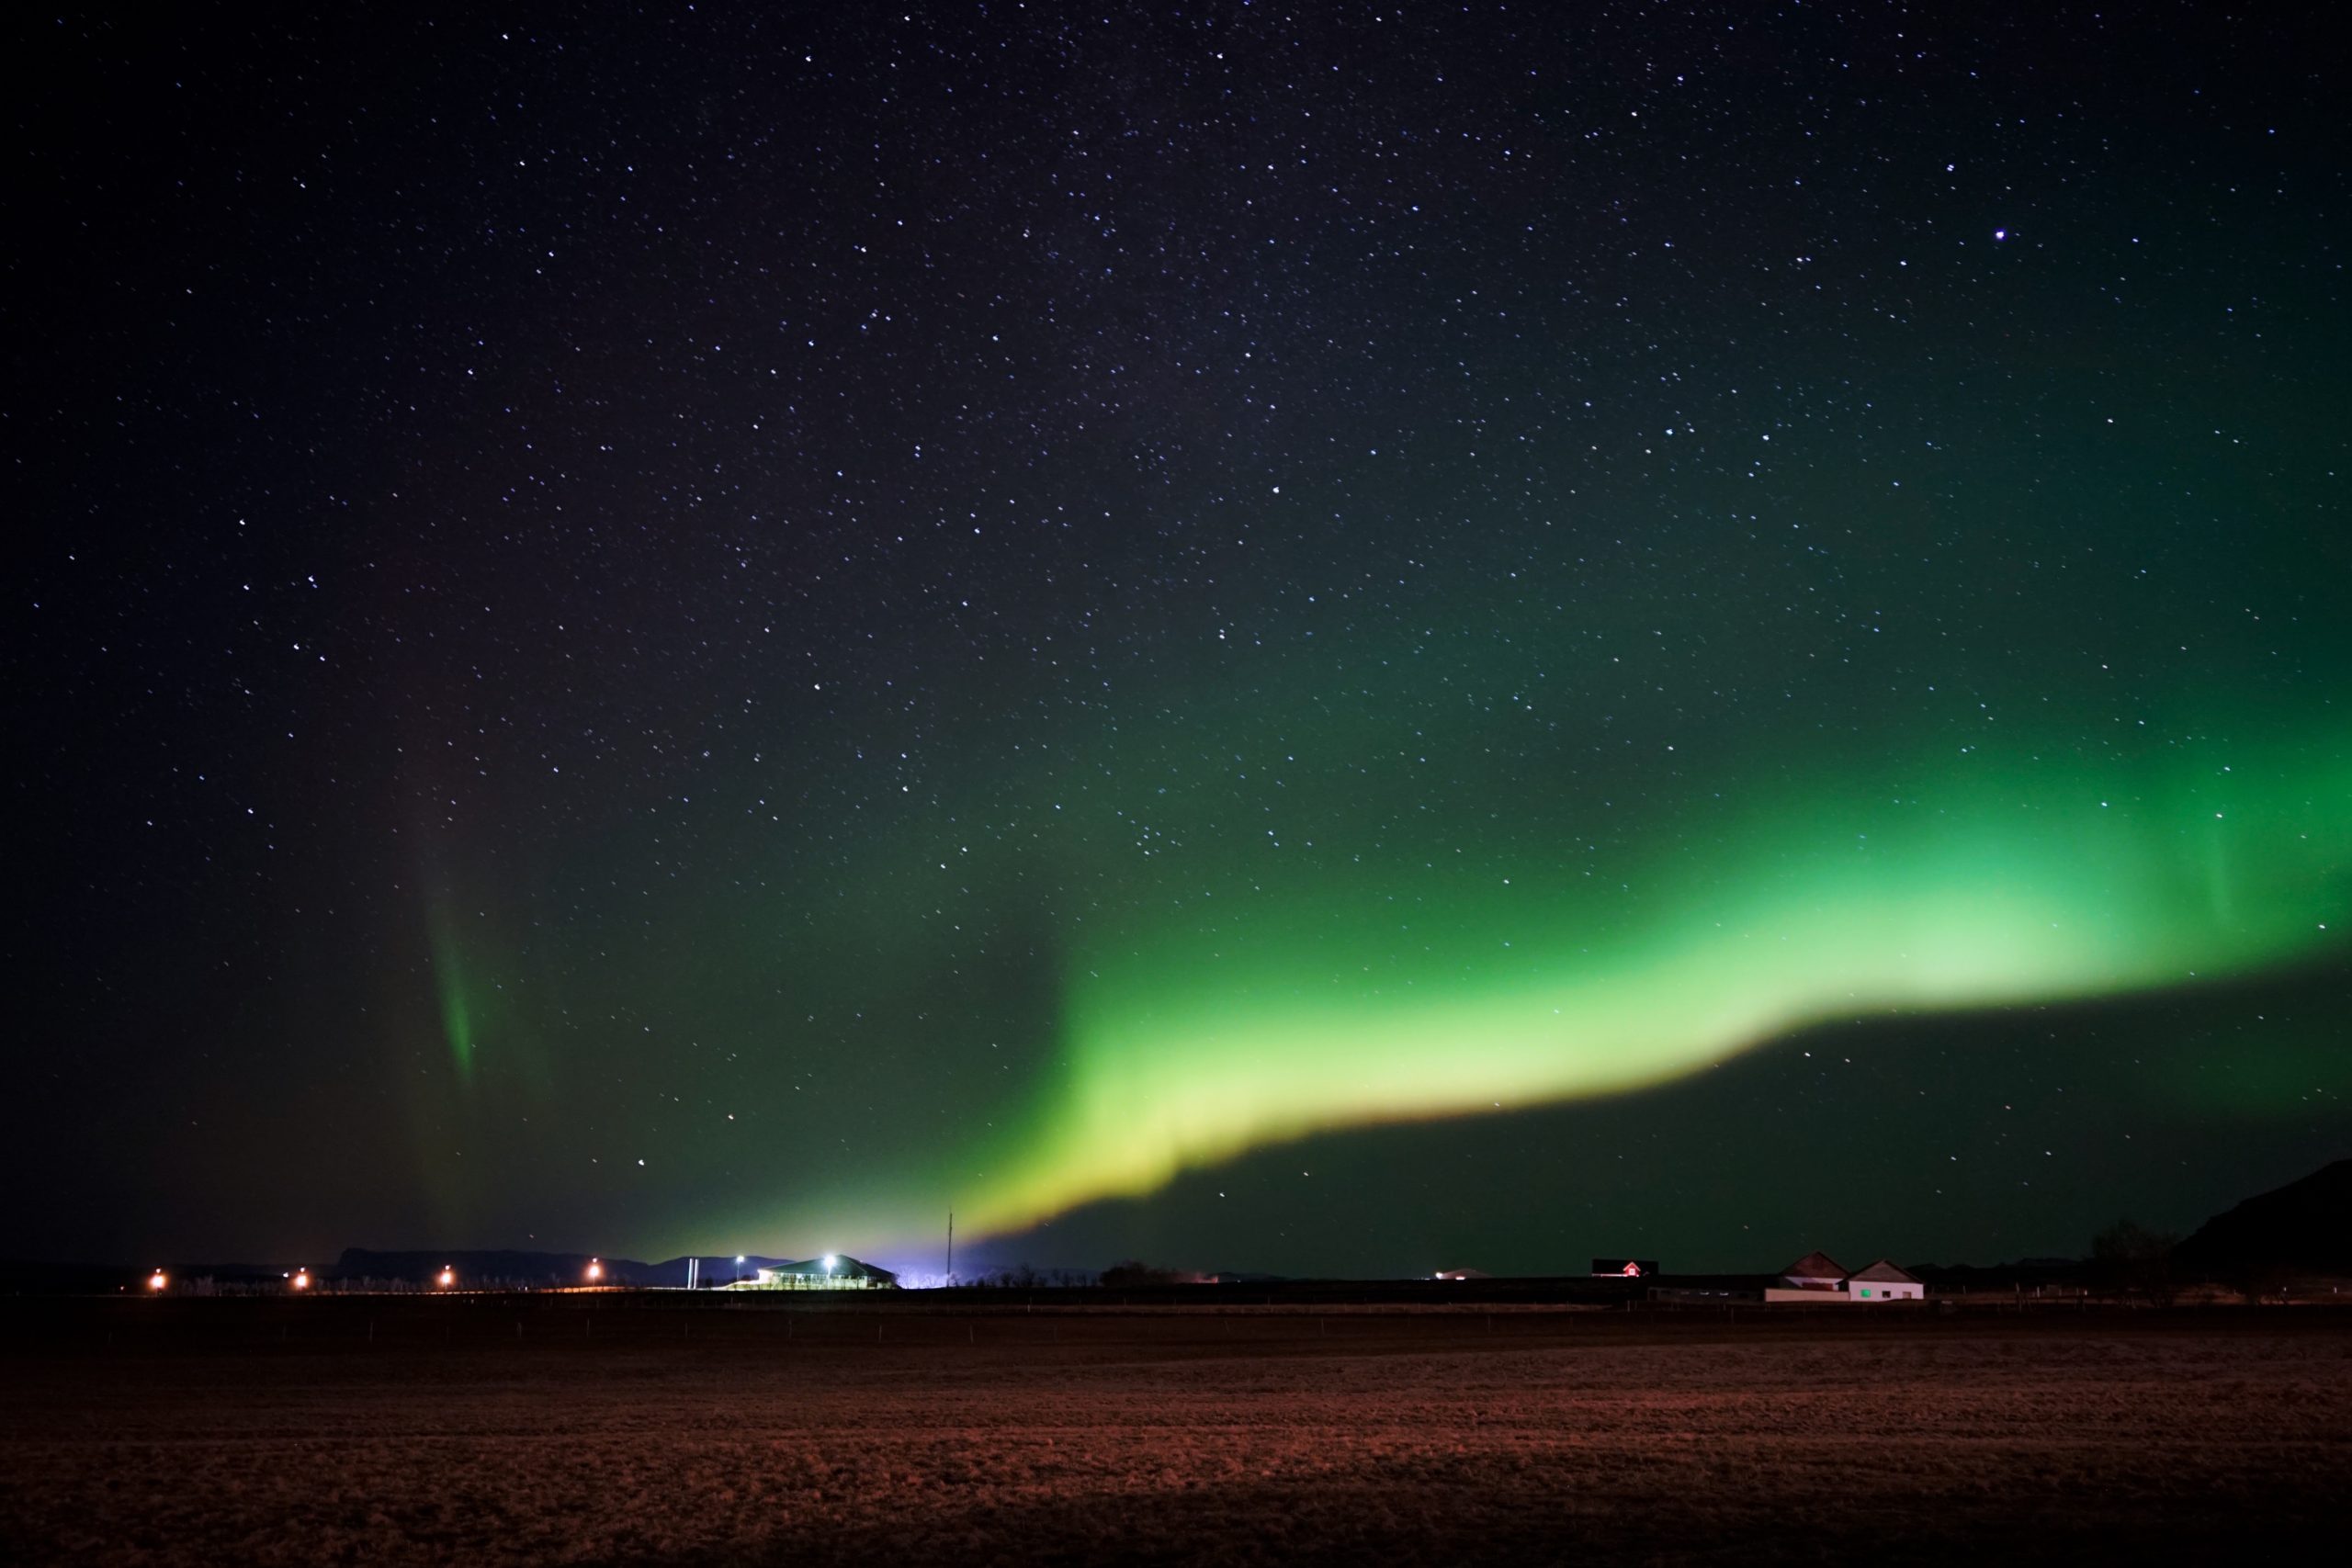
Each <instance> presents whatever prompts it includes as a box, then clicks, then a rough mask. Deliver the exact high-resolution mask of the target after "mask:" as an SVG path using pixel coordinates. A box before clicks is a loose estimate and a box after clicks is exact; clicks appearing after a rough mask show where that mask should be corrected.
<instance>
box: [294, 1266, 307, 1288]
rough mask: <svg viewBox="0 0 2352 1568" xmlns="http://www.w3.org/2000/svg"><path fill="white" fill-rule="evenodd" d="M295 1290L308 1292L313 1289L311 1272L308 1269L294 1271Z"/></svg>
mask: <svg viewBox="0 0 2352 1568" xmlns="http://www.w3.org/2000/svg"><path fill="white" fill-rule="evenodd" d="M294 1288H295V1289H296V1290H298V1291H307V1290H309V1289H310V1288H311V1271H310V1270H309V1269H295V1270H294Z"/></svg>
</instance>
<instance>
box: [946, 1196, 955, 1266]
mask: <svg viewBox="0 0 2352 1568" xmlns="http://www.w3.org/2000/svg"><path fill="white" fill-rule="evenodd" d="M947 1282H948V1283H949V1284H951V1285H952V1284H954V1283H955V1282H956V1211H955V1210H953V1209H950V1210H948V1211H947Z"/></svg>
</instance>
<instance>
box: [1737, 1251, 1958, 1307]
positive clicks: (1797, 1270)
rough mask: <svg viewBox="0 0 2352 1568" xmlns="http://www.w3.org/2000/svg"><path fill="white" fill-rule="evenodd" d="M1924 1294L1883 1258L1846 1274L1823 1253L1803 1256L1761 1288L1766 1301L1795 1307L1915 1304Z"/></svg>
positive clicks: (1922, 1289)
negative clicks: (1878, 1303) (1861, 1303)
mask: <svg viewBox="0 0 2352 1568" xmlns="http://www.w3.org/2000/svg"><path fill="white" fill-rule="evenodd" d="M1927 1293H1928V1292H1927V1288H1926V1287H1925V1286H1923V1285H1921V1284H1920V1283H1919V1281H1918V1280H1917V1278H1915V1277H1914V1276H1912V1275H1909V1274H1906V1273H1905V1272H1904V1271H1903V1270H1902V1269H1898V1268H1896V1267H1895V1266H1894V1264H1892V1263H1890V1262H1888V1261H1887V1260H1886V1259H1885V1258H1880V1259H1879V1260H1878V1261H1877V1262H1875V1263H1873V1264H1871V1266H1870V1267H1869V1268H1867V1269H1860V1270H1859V1271H1857V1272H1854V1273H1850V1274H1849V1273H1848V1272H1847V1271H1846V1269H1845V1267H1844V1266H1843V1265H1841V1264H1840V1263H1839V1262H1838V1260H1837V1259H1836V1258H1832V1257H1830V1256H1829V1255H1828V1254H1827V1253H1825V1252H1808V1253H1806V1254H1805V1255H1804V1257H1803V1258H1798V1259H1797V1260H1796V1261H1795V1262H1794V1263H1792V1264H1790V1265H1789V1266H1788V1267H1787V1268H1786V1269H1782V1270H1781V1277H1780V1278H1779V1279H1777V1280H1773V1281H1772V1283H1770V1284H1769V1285H1767V1286H1765V1287H1764V1299H1765V1300H1766V1301H1768V1302H1786V1303H1798V1304H1804V1303H1816V1304H1819V1303H1829V1302H1901V1301H1911V1302H1916V1301H1919V1300H1921V1299H1922V1298H1924V1297H1925V1296H1926V1295H1927Z"/></svg>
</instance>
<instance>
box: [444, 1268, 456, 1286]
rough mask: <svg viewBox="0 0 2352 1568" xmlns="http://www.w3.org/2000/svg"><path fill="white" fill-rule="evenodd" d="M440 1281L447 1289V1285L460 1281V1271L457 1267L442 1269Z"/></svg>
mask: <svg viewBox="0 0 2352 1568" xmlns="http://www.w3.org/2000/svg"><path fill="white" fill-rule="evenodd" d="M440 1281H441V1285H442V1287H443V1288H444V1289H445V1290H446V1289H447V1287H449V1286H451V1285H454V1284H456V1283H457V1282H458V1271H457V1270H456V1269H442V1270H441V1273H440Z"/></svg>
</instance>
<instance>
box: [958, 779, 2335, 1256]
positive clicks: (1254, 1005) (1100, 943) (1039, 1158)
mask: <svg viewBox="0 0 2352 1568" xmlns="http://www.w3.org/2000/svg"><path fill="white" fill-rule="evenodd" d="M1859 782H1860V781H1857V780H1853V779H1832V780H1828V781H1826V782H1825V783H1824V784H1823V785H1822V787H1820V788H1819V789H1817V790H1816V791H1815V792H1811V793H1804V794H1796V793H1791V794H1788V795H1784V796H1783V797H1781V799H1780V800H1779V801H1778V802H1777V803H1775V804H1773V805H1772V806H1770V807H1759V808H1758V809H1756V810H1754V811H1752V812H1750V813H1748V814H1747V815H1746V816H1744V817H1743V818H1740V819H1739V820H1737V821H1736V822H1733V823H1731V824H1729V825H1728V826H1727V827H1725V828H1724V830H1723V831H1721V832H1720V833H1717V834H1714V835H1713V836H1712V838H1711V839H1709V840H1705V841H1700V842H1692V841H1690V840H1689V838H1688V837H1686V836H1682V835H1677V837H1684V841H1683V842H1682V843H1680V844H1678V845H1677V846H1676V847H1675V848H1673V849H1672V850H1671V851H1665V852H1656V853H1653V854H1651V855H1650V856H1648V857H1647V859H1646V861H1645V869H1644V870H1643V871H1642V873H1641V874H1638V875H1636V876H1633V877H1628V878H1625V879H1623V880H1621V881H1619V882H1616V883H1614V884H1609V885H1604V884H1602V883H1601V882H1600V881H1599V880H1597V879H1594V878H1590V877H1586V876H1581V875H1577V874H1568V873H1564V872H1562V871H1561V870H1559V869H1558V868H1557V860H1556V857H1555V858H1554V867H1555V869H1553V870H1551V871H1550V872H1548V873H1544V872H1539V873H1536V874H1532V875H1526V876H1512V877H1509V878H1505V877H1502V876H1495V877H1492V878H1489V879H1487V883H1486V884H1485V885H1484V886H1480V885H1477V884H1476V882H1475V880H1474V879H1473V878H1472V877H1471V876H1469V875H1467V874H1460V875H1441V874H1435V873H1432V875H1431V876H1430V877H1429V878H1425V879H1422V880H1421V881H1419V882H1416V881H1414V880H1413V879H1411V878H1408V877H1403V876H1399V877H1397V879H1396V880H1395V881H1394V883H1393V884H1392V885H1391V886H1385V887H1384V886H1381V885H1380V884H1379V882H1378V881H1377V879H1376V878H1375V879H1370V880H1364V879H1351V878H1350V877H1349V876H1348V875H1347V874H1344V873H1337V872H1335V873H1333V874H1330V875H1329V876H1328V877H1326V878H1324V879H1323V881H1322V885H1321V886H1317V878H1316V877H1315V876H1314V875H1313V874H1307V875H1304V876H1298V875H1294V876H1292V877H1291V878H1290V879H1289V880H1287V881H1285V882H1283V883H1279V884H1277V883H1276V882H1274V881H1273V880H1272V878H1271V877H1270V878H1268V879H1267V880H1266V881H1265V882H1263V883H1261V884H1260V885H1258V886H1257V889H1256V892H1257V897H1252V898H1250V899H1249V900H1246V901H1244V900H1235V901H1233V903H1232V905H1231V907H1227V908H1215V909H1213V910H1212V909H1208V908H1203V909H1201V910H1199V911H1197V912H1194V913H1193V914H1191V915H1188V916H1186V917H1184V918H1163V919H1158V920H1157V921H1154V922H1148V923H1140V924H1136V925H1131V926H1130V927H1128V928H1127V929H1125V930H1124V931H1120V932H1118V933H1117V934H1115V935H1114V937H1112V938H1110V939H1108V940H1101V939H1098V940H1097V941H1096V942H1095V943H1094V944H1093V945H1092V946H1091V947H1090V948H1085V949H1082V950H1081V951H1080V961H1079V962H1078V963H1077V964H1074V965H1073V966H1072V973H1073V979H1072V984H1071V988H1070V995H1069V998H1068V1010H1067V1014H1066V1021H1065V1041H1064V1055H1063V1070H1062V1072H1061V1074H1060V1077H1059V1079H1058V1081H1057V1083H1056V1084H1055V1086H1054V1088H1053V1089H1052V1090H1051V1092H1050V1093H1049V1094H1048V1095H1047V1096H1046V1098H1045V1099H1044V1100H1043V1101H1042V1102H1041V1103H1040V1104H1039V1105H1038V1106H1037V1107H1036V1110H1035V1114H1034V1116H1033V1117H1032V1118H1030V1119H1029V1120H1028V1121H1026V1122H1023V1123H1022V1124H1020V1125H1019V1126H1017V1128H1015V1129H1014V1130H1012V1132H1010V1133H1009V1134H1006V1135H1004V1136H1003V1137H1001V1139H1000V1140H999V1141H998V1142H997V1144H996V1145H995V1146H994V1147H993V1148H991V1149H989V1151H987V1154H986V1156H985V1157H984V1158H983V1159H982V1160H980V1161H978V1162H977V1163H978V1165H979V1167H980V1168H979V1169H978V1170H976V1171H975V1172H974V1179H973V1180H972V1182H971V1185H973V1186H976V1187H977V1188H978V1191H977V1192H974V1193H971V1194H969V1195H968V1196H967V1198H966V1200H965V1202H966V1204H967V1207H968V1208H969V1209H970V1210H972V1211H974V1212H975V1213H976V1219H977V1224H978V1227H979V1228H987V1229H996V1230H1003V1229H1007V1228H1011V1227H1016V1226H1019V1225H1022V1224H1028V1223H1031V1222H1034V1221H1035V1220H1037V1219H1039V1218H1042V1217H1045V1216H1047V1215H1050V1214H1052V1213H1057V1212H1059V1211H1061V1210H1064V1209H1067V1208H1069V1207H1071V1206H1072V1205H1074V1204H1077V1203H1080V1202H1083V1201H1090V1200H1092V1199H1096V1198H1102V1197H1109V1196H1118V1195H1135V1194H1141V1193H1144V1192H1148V1191H1150V1190H1153V1189H1155V1188H1157V1187H1159V1185H1161V1184H1163V1183H1164V1182H1166V1181H1167V1180H1169V1179H1170V1178H1171V1177H1173V1176H1174V1175H1175V1174H1176V1173H1177V1172H1179V1171H1180V1170H1182V1169H1185V1168H1192V1167H1197V1166H1200V1165H1204V1164H1207V1163H1211V1162H1215V1161H1218V1160H1222V1159H1226V1158H1229V1157H1231V1156H1235V1155H1238V1154H1239V1153H1241V1152H1242V1151H1244V1150H1246V1149H1249V1148H1250V1147H1252V1146H1256V1145H1264V1144H1267V1143H1270V1142H1275V1141H1279V1140H1283V1139H1289V1138H1295V1137H1298V1136H1301V1135H1304V1134H1311V1133H1316V1132H1320V1131H1325V1130H1329V1129H1335V1128H1341V1127H1349V1126H1362V1125H1367V1124H1374V1123H1379V1122H1395V1121H1400V1120H1415V1119H1425V1118H1432V1117H1442V1116H1454V1115H1465V1114H1476V1113H1479V1112H1490V1111H1497V1110H1505V1109H1515V1108H1519V1107H1524V1106H1527V1105H1530V1104H1532V1103H1537V1102H1541V1101H1546V1100H1561V1099H1566V1098H1570V1097H1576V1096H1587V1095H1596V1094H1605V1093H1609V1092H1612V1091H1619V1090H1625V1089H1635V1088H1638V1087H1642V1086H1645V1085H1650V1084H1656V1083H1658V1082H1661V1081H1664V1080H1666V1079H1669V1078H1672V1077H1678V1076H1680V1075H1683V1074H1686V1073H1689V1072H1691V1071H1693V1070H1697V1069H1700V1068H1702V1067H1704V1066H1707V1065H1709V1064H1711V1063H1713V1062H1717V1061H1720V1060H1722V1059H1723V1058H1724V1055H1727V1054H1729V1053H1732V1052H1736V1051H1738V1050H1741V1049H1743V1048H1746V1047H1748V1046H1752V1045H1755V1044H1757V1043H1760V1042H1762V1041H1765V1040H1767V1039H1770V1038H1771V1037H1773V1036H1776V1035H1779V1034H1782V1033H1785V1032H1788V1031H1790V1030H1792V1029H1796V1028H1799V1027H1802V1026H1804V1025H1806V1024H1809V1023H1814V1022H1817V1021H1824V1020H1827V1019H1831V1018H1836V1017H1839V1016H1845V1015H1849V1014H1861V1013H1869V1012H1883V1011H1886V1010H1905V1009H1948V1008H1962V1007H1972V1006H1984V1005H1993V1004H2002V1003H2015V1002H2023V1001H2030V1000H2037V999H2060V998H2091V997H2098V996H2109V995H2115V994H2119V993H2123V992H2128V991H2131V990H2134V989H2140V988H2145V987H2160V986H2168V985H2176V984H2183V983H2190V982H2192V981H2194V980H2196V979H2199V978H2216V977H2222V976H2231V975H2237V974H2243V973H2246V972H2249V971H2252V970H2255V969H2257V968H2260V967H2263V966H2266V965H2270V964H2279V963H2283V962H2289V961H2292V960H2295V959H2297V958H2301V957H2306V956H2310V955H2312V954H2314V953H2319V952H2322V951H2324V949H2325V948H2326V946H2327V945H2328V944H2329V943H2330V942H2340V938H2341V935H2342V931H2343V928H2344V921H2345V917H2346V908H2345V904H2346V879H2347V871H2352V765H2347V761H2346V753H2345V751H2344V750H2343V748H2341V747H2340V746H2327V745H2320V744H2304V745H2294V746H2282V747H2277V748H2274V749H2272V750H2268V751H2267V752H2261V753H2257V752H2256V751H2254V750H2251V749H2241V750H2237V751H2235V752H2233V761H2231V762H2229V763H2219V762H2213V761H2208V760H2205V759H2203V758H2200V757H2193V756H2174V757H2167V758H2163V759H2160V760H2159V761H2158V762H2157V763H2156V764H2154V765H2143V766H2141V767H2138V768H2125V767H2122V766H2120V765H2118V766H2114V767H2109V768H2104V769H2103V768H2100V767H2096V766H2090V765H2086V764H2084V763H2082V762H2080V761H2069V762H2064V763H2050V764H2045V763H2043V762H2042V761H2041V759H2040V758H2038V757H2030V756H2020V757H2018V759H2017V760H2016V761H2015V762H2014V763H2013V764H2012V765H2010V766H2008V767H2007V768H2003V769H1998V770H1996V769H1994V768H1992V767H1990V766H1985V767H1976V766H1973V765H1972V764H1969V763H1966V762H1963V763H1962V764H1961V765H1958V766H1954V767H1951V768H1950V769H1948V770H1947V771H1946V773H1945V775H1944V777H1943V778H1942V779H1940V780H1939V782H1938V783H1937V784H1935V785H1933V786H1931V787H1925V786H1923V787H1915V788H1913V789H1910V790H1907V791H1898V790H1896V789H1894V788H1893V787H1892V786H1883V787H1882V789H1881V790H1880V791H1879V792H1876V793H1873V792H1871V791H1868V790H1865V789H1861V788H1858V787H1856V786H1857V784H1858V783H1859ZM1543 858H1544V857H1540V856H1534V855H1531V856H1530V857H1529V859H1530V860H1531V861H1540V860H1542V859H1543ZM2331 925H2332V926H2334V927H2335V931H2333V932H2331V931H2329V929H2328V928H2329V927H2330V926H2331Z"/></svg>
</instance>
